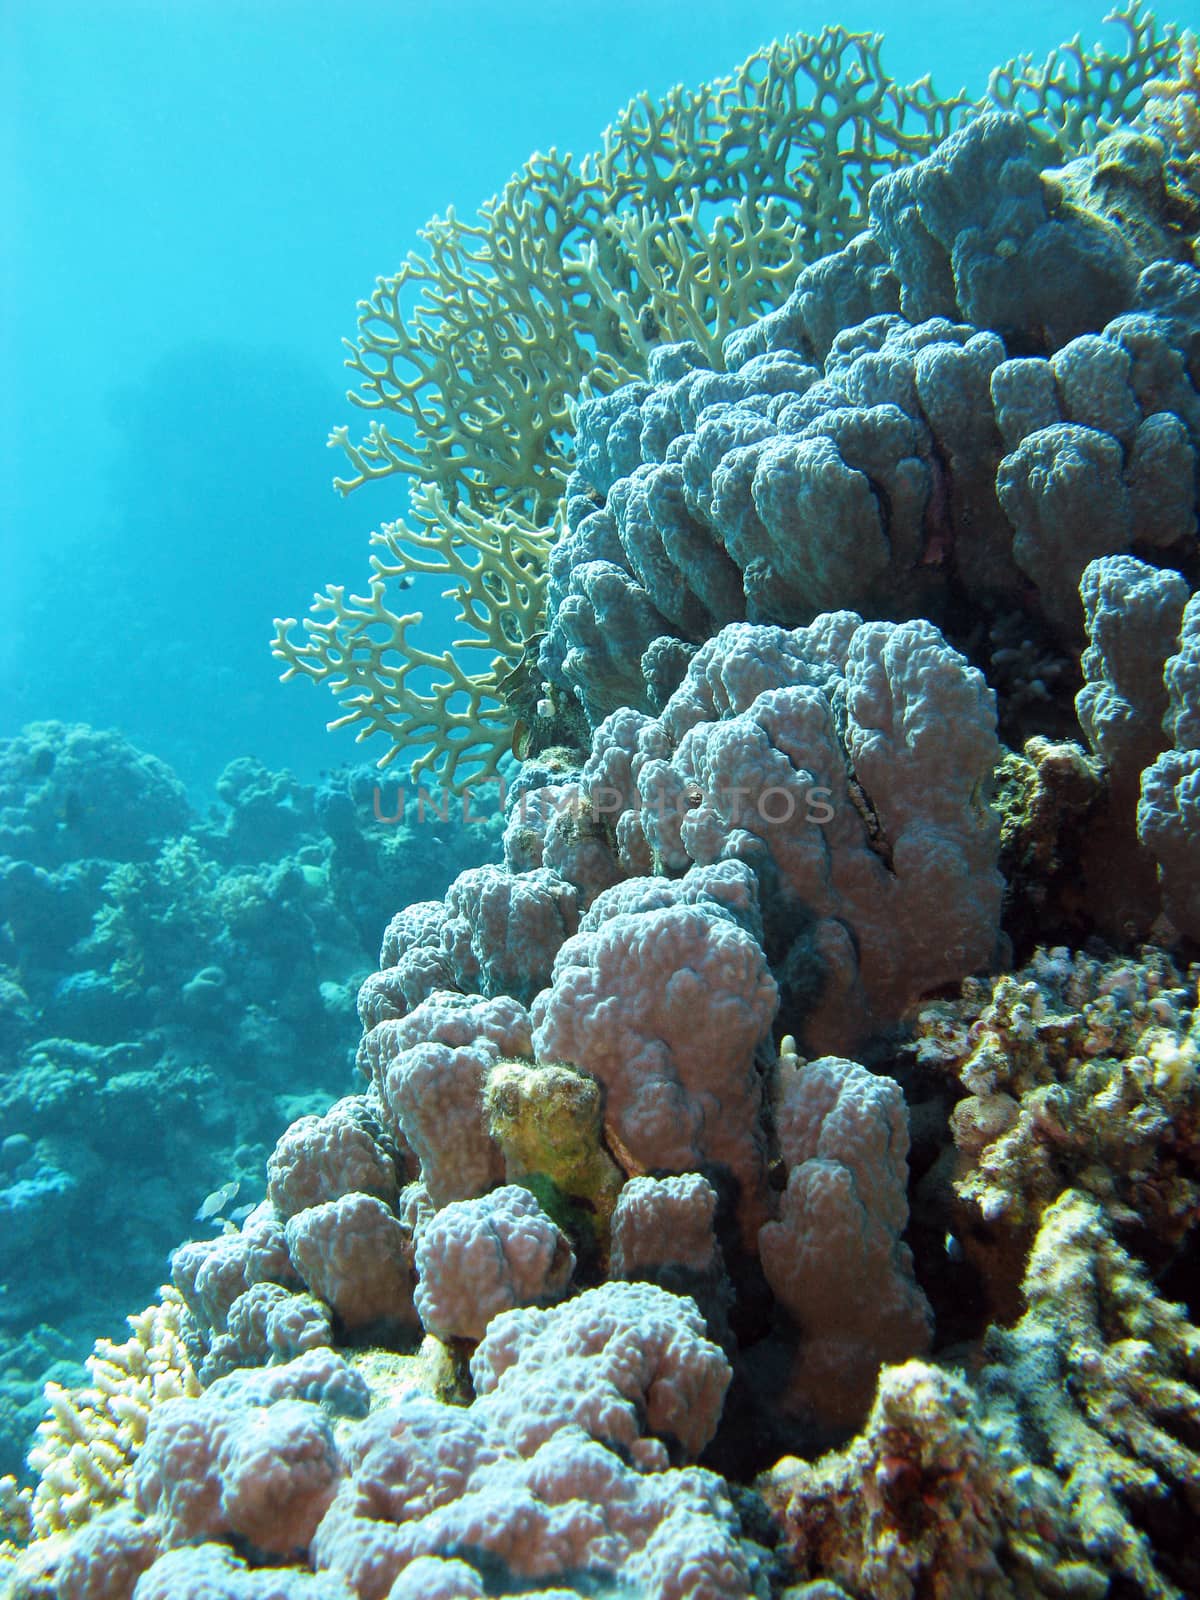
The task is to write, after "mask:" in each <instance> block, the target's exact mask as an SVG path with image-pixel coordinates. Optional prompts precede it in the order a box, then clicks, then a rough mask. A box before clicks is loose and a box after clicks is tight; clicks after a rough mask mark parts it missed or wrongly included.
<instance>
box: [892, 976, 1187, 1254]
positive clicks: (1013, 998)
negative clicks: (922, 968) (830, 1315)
mask: <svg viewBox="0 0 1200 1600" xmlns="http://www.w3.org/2000/svg"><path fill="white" fill-rule="evenodd" d="M1195 1005H1196V991H1195V973H1194V972H1193V973H1192V974H1191V975H1190V976H1189V977H1188V978H1187V979H1186V980H1185V979H1183V978H1181V977H1180V975H1179V974H1178V973H1177V972H1176V971H1175V969H1174V968H1173V966H1172V964H1171V962H1170V959H1169V958H1168V957H1167V956H1166V955H1165V954H1164V953H1163V952H1161V951H1154V950H1147V951H1146V952H1145V953H1144V955H1143V957H1142V958H1141V959H1140V960H1112V961H1108V962H1101V961H1098V960H1096V959H1094V958H1088V957H1085V956H1074V957H1072V956H1071V955H1070V954H1069V952H1067V951H1066V950H1062V949H1057V950H1050V951H1039V952H1038V953H1037V954H1036V955H1035V957H1034V959H1033V961H1032V962H1031V963H1030V964H1029V966H1027V967H1025V968H1023V969H1022V970H1021V971H1019V972H1016V973H1012V974H1009V975H1006V976H1004V977H1001V978H999V979H997V980H995V981H994V982H993V983H988V982H985V981H983V980H980V979H972V980H969V981H968V982H967V984H966V985H965V986H964V995H963V998H962V999H961V1000H958V1001H938V1002H936V1003H934V1004H932V1005H929V1006H926V1007H924V1008H922V1009H921V1010H920V1011H919V1013H918V1015H917V1017H916V1025H915V1033H916V1038H915V1040H914V1043H913V1046H912V1049H913V1052H914V1055H915V1058H916V1060H917V1061H918V1062H919V1063H921V1064H923V1065H925V1066H929V1067H932V1068H935V1069H936V1070H937V1071H939V1072H944V1073H947V1074H949V1075H950V1076H951V1077H952V1078H953V1079H955V1080H957V1083H958V1084H959V1085H961V1088H962V1089H963V1090H965V1091H966V1093H965V1097H964V1098H962V1099H959V1100H958V1101H957V1103H956V1104H955V1106H954V1108H953V1110H952V1112H951V1114H950V1128H951V1132H952V1134H953V1138H954V1144H955V1147H956V1150H957V1165H956V1167H955V1171H954V1179H953V1182H954V1188H955V1190H956V1192H957V1194H958V1196H959V1197H960V1200H961V1201H962V1202H963V1203H964V1205H965V1208H966V1210H965V1213H964V1215H963V1216H962V1217H961V1218H960V1221H959V1230H960V1231H961V1237H962V1238H963V1240H964V1243H965V1244H966V1247H967V1249H968V1251H970V1250H971V1249H972V1248H973V1244H974V1243H975V1242H977V1241H978V1240H979V1236H980V1235H982V1236H983V1237H985V1238H991V1239H995V1238H996V1237H997V1236H998V1235H1001V1234H1003V1235H1008V1236H1010V1237H1014V1238H1015V1239H1016V1241H1018V1242H1019V1241H1020V1240H1022V1239H1023V1238H1024V1237H1025V1236H1027V1235H1028V1234H1029V1233H1030V1232H1031V1231H1032V1230H1033V1229H1035V1228H1036V1227H1037V1225H1038V1222H1039V1220H1040V1218H1041V1216H1042V1214H1043V1213H1044V1211H1045V1209H1046V1208H1047V1207H1048V1206H1049V1205H1051V1204H1052V1203H1053V1202H1054V1201H1056V1200H1057V1199H1058V1197H1059V1196H1060V1195H1061V1194H1062V1193H1063V1191H1064V1190H1066V1189H1069V1188H1073V1189H1076V1190H1079V1191H1082V1192H1084V1193H1086V1194H1088V1195H1090V1196H1091V1197H1092V1198H1093V1199H1095V1200H1096V1202H1097V1203H1099V1204H1100V1205H1102V1206H1103V1208H1104V1210H1105V1213H1106V1214H1107V1215H1108V1216H1109V1217H1110V1218H1111V1219H1112V1221H1113V1223H1114V1224H1116V1225H1118V1226H1120V1227H1121V1228H1123V1229H1125V1230H1130V1229H1133V1230H1135V1231H1136V1230H1140V1233H1141V1236H1142V1239H1143V1241H1144V1245H1145V1247H1146V1248H1147V1249H1150V1250H1152V1251H1153V1252H1154V1253H1155V1254H1156V1255H1157V1256H1158V1257H1159V1259H1160V1260H1162V1259H1169V1255H1170V1252H1171V1251H1172V1250H1173V1249H1174V1248H1175V1247H1176V1246H1177V1245H1178V1243H1179V1242H1180V1241H1181V1240H1182V1239H1183V1238H1184V1237H1185V1236H1186V1235H1187V1233H1188V1232H1189V1230H1190V1229H1191V1228H1192V1227H1193V1226H1194V1224H1195V1221H1196V1216H1197V1210H1198V1208H1200V1043H1198V1041H1197V1037H1196V1030H1195V1025H1194V1023H1193V1022H1192V1014H1193V1011H1194V1008H1195Z"/></svg>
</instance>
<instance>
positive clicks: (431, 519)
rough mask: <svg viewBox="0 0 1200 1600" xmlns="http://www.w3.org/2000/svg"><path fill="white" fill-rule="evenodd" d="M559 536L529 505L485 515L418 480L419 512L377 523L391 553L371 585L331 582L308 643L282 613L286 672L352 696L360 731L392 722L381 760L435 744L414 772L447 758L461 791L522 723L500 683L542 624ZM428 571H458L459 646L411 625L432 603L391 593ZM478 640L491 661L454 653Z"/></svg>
mask: <svg viewBox="0 0 1200 1600" xmlns="http://www.w3.org/2000/svg"><path fill="white" fill-rule="evenodd" d="M550 542H551V536H550V535H549V534H548V533H543V532H540V531H539V530H538V529H537V528H536V527H534V525H533V524H532V523H530V522H528V521H527V520H526V519H525V518H523V517H522V516H521V515H520V514H519V513H517V512H514V511H503V512H500V513H498V514H496V515H493V516H485V515H483V514H482V513H480V512H478V511H475V510H473V509H472V508H471V507H470V506H469V505H468V504H466V503H465V502H460V504H459V506H458V508H457V510H456V511H454V512H451V511H450V509H449V508H448V506H447V504H446V501H445V498H444V495H443V493H442V491H441V489H439V488H438V487H436V486H435V485H431V484H421V485H418V487H417V488H416V490H415V491H414V493H413V496H412V521H410V522H393V523H385V524H384V526H383V528H382V530H381V531H380V532H378V533H374V534H372V535H371V543H372V545H374V546H375V547H376V550H377V551H379V552H383V553H377V554H375V555H372V557H371V568H372V576H371V581H370V585H369V588H368V592H367V594H366V595H365V596H357V595H355V596H351V597H349V598H347V596H346V591H345V588H344V587H343V586H340V585H331V586H330V588H329V589H328V590H326V592H325V594H324V595H318V596H317V599H316V603H315V604H314V606H313V612H312V615H311V616H309V617H308V618H306V619H305V623H304V627H305V638H304V640H303V641H302V642H299V643H293V641H292V640H291V639H289V637H288V634H289V633H290V631H291V629H292V628H294V627H295V625H296V623H295V618H292V617H288V618H284V619H282V620H281V621H279V622H277V623H276V629H277V636H276V640H275V646H274V649H275V654H276V655H277V656H279V657H280V658H281V659H283V660H285V661H286V662H287V663H288V667H287V671H286V672H285V673H284V674H283V676H284V679H285V680H286V679H288V678H292V677H296V676H305V677H308V678H311V679H312V680H313V682H315V683H328V684H329V685H330V687H331V688H332V689H333V692H334V693H335V694H336V695H337V696H338V698H339V699H340V700H341V701H342V703H343V705H344V706H345V707H346V708H347V709H346V711H345V713H344V715H342V716H341V717H339V718H338V719H337V720H336V721H335V722H333V723H331V724H330V726H331V727H335V728H341V727H357V728H358V737H359V738H360V739H364V738H366V737H367V736H368V735H370V734H372V733H375V732H381V733H384V734H386V735H387V736H388V738H389V739H390V740H391V748H390V749H389V750H388V751H387V753H386V754H385V755H384V756H383V758H382V760H381V761H380V763H379V764H380V766H387V765H388V763H389V762H391V761H393V760H394V759H395V758H396V757H397V756H398V755H399V754H400V753H401V751H403V750H405V749H408V750H410V751H411V750H412V749H413V748H414V747H416V748H418V749H419V748H421V747H422V746H423V747H424V748H423V751H422V753H421V754H420V755H419V756H418V757H417V758H416V759H415V760H414V761H413V762H412V771H413V773H414V775H416V774H419V773H421V772H423V771H425V770H427V769H428V768H429V767H431V766H433V765H434V763H435V762H436V763H438V778H439V780H440V782H442V783H443V784H444V785H445V786H446V787H447V788H450V789H452V790H454V791H455V792H461V791H462V789H463V788H465V787H466V785H467V783H469V782H470V781H471V780H473V779H474V780H479V779H480V778H483V777H490V776H494V774H495V772H496V763H497V762H498V760H499V758H500V756H501V754H502V753H503V751H504V750H506V749H507V748H508V744H509V739H510V735H511V725H510V718H509V717H508V715H507V713H506V709H505V705H504V702H503V699H502V697H501V694H500V684H501V682H502V680H503V679H504V678H505V677H506V676H507V675H508V674H509V673H510V672H512V670H513V669H514V668H515V667H516V666H517V665H518V663H519V662H520V660H521V656H522V654H523V652H524V649H525V646H526V643H527V642H528V640H529V639H531V638H532V637H533V635H534V634H535V633H536V632H537V631H538V629H539V627H540V622H541V617H542V611H543V591H544V589H545V585H546V557H547V553H548V551H549V546H550ZM417 574H429V575H432V576H434V577H438V578H445V579H447V580H449V585H450V586H449V588H447V589H446V590H445V591H444V592H445V593H446V594H447V595H448V596H450V597H451V598H453V599H454V600H455V601H456V603H457V606H458V611H457V614H456V617H455V621H456V622H457V623H459V624H466V626H467V627H468V628H470V629H471V630H472V632H471V633H470V634H468V635H467V636H466V637H464V638H460V639H455V640H454V642H453V646H452V648H451V649H450V650H444V651H441V652H440V653H438V654H431V653H430V652H429V651H426V650H422V649H421V647H420V646H419V645H418V644H416V643H415V642H414V641H411V640H410V639H409V637H408V633H409V629H410V628H414V627H416V626H417V624H419V623H420V621H421V613H420V612H419V611H416V612H408V613H401V612H396V611H393V610H392V609H391V608H390V607H389V605H388V604H387V599H386V596H387V594H388V590H389V585H391V584H394V583H395V581H396V580H397V579H401V578H406V577H410V576H415V575H417ZM471 650H481V651H484V652H485V653H486V654H487V655H488V656H489V657H490V660H489V662H488V664H487V666H486V667H485V668H484V669H483V670H482V671H477V672H473V673H472V672H468V671H467V670H466V669H465V668H464V666H463V665H462V663H461V662H460V661H459V660H458V659H457V658H456V656H455V654H454V652H455V651H464V652H466V651H471Z"/></svg>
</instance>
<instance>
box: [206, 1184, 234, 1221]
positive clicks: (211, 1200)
mask: <svg viewBox="0 0 1200 1600" xmlns="http://www.w3.org/2000/svg"><path fill="white" fill-rule="evenodd" d="M241 1187H242V1186H241V1184H240V1183H239V1182H238V1180H237V1179H236V1178H230V1180H229V1182H228V1183H223V1184H222V1185H221V1187H220V1188H219V1189H214V1190H213V1192H212V1193H211V1194H210V1195H206V1196H205V1197H204V1199H203V1200H202V1201H201V1203H200V1209H199V1211H197V1213H196V1218H195V1220H196V1221H197V1222H211V1221H212V1219H213V1218H214V1217H219V1216H220V1215H221V1213H222V1211H224V1209H225V1207H226V1206H227V1205H228V1204H229V1202H230V1201H231V1200H232V1199H233V1198H234V1197H235V1196H236V1194H237V1192H238V1190H239V1189H240V1188H241Z"/></svg>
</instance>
